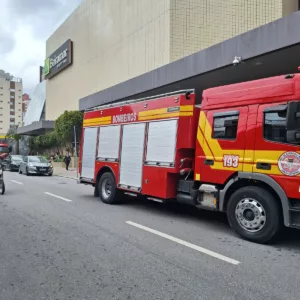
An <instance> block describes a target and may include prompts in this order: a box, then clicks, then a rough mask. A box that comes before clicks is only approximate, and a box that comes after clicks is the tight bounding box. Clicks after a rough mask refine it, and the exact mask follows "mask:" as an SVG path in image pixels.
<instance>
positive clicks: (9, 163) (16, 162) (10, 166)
mask: <svg viewBox="0 0 300 300" xmlns="http://www.w3.org/2000/svg"><path fill="white" fill-rule="evenodd" d="M21 162H23V156H22V155H9V156H7V157H6V158H5V159H4V160H3V166H4V170H8V171H11V172H14V171H18V170H19V168H20V164H21Z"/></svg>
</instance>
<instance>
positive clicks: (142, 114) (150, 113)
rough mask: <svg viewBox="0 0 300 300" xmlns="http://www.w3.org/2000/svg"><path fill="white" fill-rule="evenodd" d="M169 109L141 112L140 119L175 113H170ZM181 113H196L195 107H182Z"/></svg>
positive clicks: (180, 108)
mask: <svg viewBox="0 0 300 300" xmlns="http://www.w3.org/2000/svg"><path fill="white" fill-rule="evenodd" d="M169 108H170V107H165V108H158V109H152V110H147V111H141V112H139V117H146V116H153V115H160V114H168V113H169V114H171V113H174V112H168V109H169ZM179 111H180V112H193V111H194V106H193V105H184V106H180V107H179ZM179 111H178V112H179Z"/></svg>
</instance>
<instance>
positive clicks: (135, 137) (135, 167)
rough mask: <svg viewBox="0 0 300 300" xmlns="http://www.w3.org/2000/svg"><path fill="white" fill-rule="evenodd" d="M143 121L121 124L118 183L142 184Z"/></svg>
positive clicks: (138, 185) (137, 185) (135, 185)
mask: <svg viewBox="0 0 300 300" xmlns="http://www.w3.org/2000/svg"><path fill="white" fill-rule="evenodd" d="M145 128H146V124H145V123H139V124H129V125H124V126H123V136H122V151H121V166H120V182H119V183H120V184H121V185H125V186H130V187H135V188H140V187H141V186H142V171H143V158H144V141H145Z"/></svg>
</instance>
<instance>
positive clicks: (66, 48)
mask: <svg viewBox="0 0 300 300" xmlns="http://www.w3.org/2000/svg"><path fill="white" fill-rule="evenodd" d="M72 46H73V43H72V41H71V40H67V41H66V42H65V43H64V44H63V45H61V46H60V47H59V48H58V49H57V50H56V51H54V53H52V54H51V55H50V56H49V57H48V58H46V60H45V64H44V75H45V79H49V78H51V77H53V76H55V75H56V74H57V73H59V72H61V71H62V70H64V69H65V68H66V67H68V66H70V65H71V64H72V56H73V55H72V54H73V53H72V50H73V49H72V48H73V47H72Z"/></svg>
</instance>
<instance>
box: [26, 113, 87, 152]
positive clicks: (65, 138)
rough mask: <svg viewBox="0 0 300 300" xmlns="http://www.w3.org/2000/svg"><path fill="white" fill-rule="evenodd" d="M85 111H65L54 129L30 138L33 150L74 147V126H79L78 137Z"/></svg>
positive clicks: (41, 150)
mask: <svg viewBox="0 0 300 300" xmlns="http://www.w3.org/2000/svg"><path fill="white" fill-rule="evenodd" d="M82 121H83V113H82V112H80V111H65V112H64V113H63V114H62V115H61V116H60V117H59V118H58V119H57V120H56V121H55V127H54V130H53V131H52V132H51V133H47V134H45V135H41V136H37V137H31V138H29V141H28V143H29V145H28V146H29V148H30V150H31V151H37V152H43V151H47V150H51V149H53V148H58V147H66V148H69V149H73V147H72V142H73V140H74V126H76V128H77V137H79V136H80V133H81V128H82Z"/></svg>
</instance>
